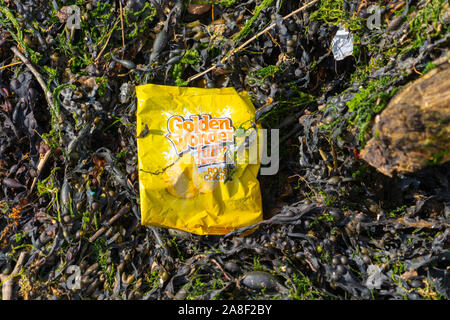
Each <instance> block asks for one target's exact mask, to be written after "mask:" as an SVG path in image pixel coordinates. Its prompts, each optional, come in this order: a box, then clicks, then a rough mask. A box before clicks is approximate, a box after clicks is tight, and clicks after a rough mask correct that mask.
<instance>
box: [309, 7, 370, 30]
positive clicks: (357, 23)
mask: <svg viewBox="0 0 450 320" xmlns="http://www.w3.org/2000/svg"><path fill="white" fill-rule="evenodd" d="M310 20H311V21H321V22H325V23H327V24H331V25H341V26H342V27H344V28H346V29H349V30H352V31H356V30H360V29H362V26H363V23H362V22H363V20H362V19H361V18H359V17H357V16H356V14H354V15H350V14H349V13H348V12H346V11H345V10H344V1H343V0H323V1H320V5H319V8H318V9H317V10H315V11H314V12H313V13H311V15H310Z"/></svg>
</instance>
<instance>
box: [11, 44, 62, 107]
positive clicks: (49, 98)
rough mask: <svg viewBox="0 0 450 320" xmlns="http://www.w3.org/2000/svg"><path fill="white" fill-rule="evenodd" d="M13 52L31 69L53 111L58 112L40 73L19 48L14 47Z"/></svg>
mask: <svg viewBox="0 0 450 320" xmlns="http://www.w3.org/2000/svg"><path fill="white" fill-rule="evenodd" d="M11 51H12V52H14V54H15V55H16V56H17V57H18V58H19V59H20V60H22V62H23V63H25V65H26V66H27V68H28V69H30V71H31V73H32V74H33V75H34V77H35V78H36V80H37V81H38V82H39V85H40V86H41V88H42V90H44V92H45V99H46V100H47V103H48V105H49V106H50V108H52V109H53V110H56V105H55V103H54V101H53V95H52V93H51V92H50V90H48V89H47V85H46V84H45V82H44V80H43V79H42V76H41V75H40V74H39V72H38V71H37V70H36V68H35V67H34V66H33V65H32V64H31V62H30V61H29V60H28V59H27V58H26V57H25V56H24V55H23V54H22V53H21V52H20V51H19V49H17V47H12V48H11Z"/></svg>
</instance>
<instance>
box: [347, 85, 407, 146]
mask: <svg viewBox="0 0 450 320" xmlns="http://www.w3.org/2000/svg"><path fill="white" fill-rule="evenodd" d="M395 80H396V78H392V77H390V76H385V77H383V78H380V79H373V80H370V81H368V82H367V84H366V85H365V87H364V88H362V89H360V90H359V91H358V92H357V93H355V95H354V96H353V98H352V99H351V100H350V101H348V102H347V106H348V109H349V112H352V113H353V114H352V116H351V117H350V118H349V124H350V125H356V126H357V127H358V131H359V132H358V138H359V141H360V144H361V147H363V146H364V145H365V142H366V140H367V138H368V137H367V135H368V129H369V128H370V125H371V122H372V119H373V117H374V116H375V115H376V114H378V113H380V112H381V111H382V110H383V109H384V108H385V107H386V104H387V103H388V102H389V100H390V98H391V97H392V96H393V95H394V94H395V93H396V92H397V91H398V90H399V89H400V88H399V87H395V88H393V89H392V90H389V86H390V84H391V83H392V82H393V81H395Z"/></svg>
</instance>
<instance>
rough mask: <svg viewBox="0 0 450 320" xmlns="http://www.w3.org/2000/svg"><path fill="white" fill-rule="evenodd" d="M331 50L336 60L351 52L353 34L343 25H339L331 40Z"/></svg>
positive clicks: (349, 54)
mask: <svg viewBox="0 0 450 320" xmlns="http://www.w3.org/2000/svg"><path fill="white" fill-rule="evenodd" d="M331 51H332V52H333V56H334V59H336V60H337V61H339V60H343V59H345V58H346V57H348V56H351V55H352V54H353V35H352V34H351V33H350V32H349V31H348V30H346V29H344V28H343V27H339V30H338V31H337V32H336V35H335V36H334V38H333V40H331Z"/></svg>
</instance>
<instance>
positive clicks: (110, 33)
mask: <svg viewBox="0 0 450 320" xmlns="http://www.w3.org/2000/svg"><path fill="white" fill-rule="evenodd" d="M119 22H120V19H119V20H117V21H116V23H114V25H113V27H112V29H111V31H110V32H109V35H108V38H107V39H106V42H105V45H104V46H103V48H102V50H101V51H100V52H99V54H98V55H97V58H95V61H94V62H95V63H97V62H98V60H99V59H100V57H101V56H102V54H103V51H105V49H106V46H107V45H108V43H109V39H111V35H112V33H113V31H114V28H115V27H116V26H117V24H118V23H119Z"/></svg>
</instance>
